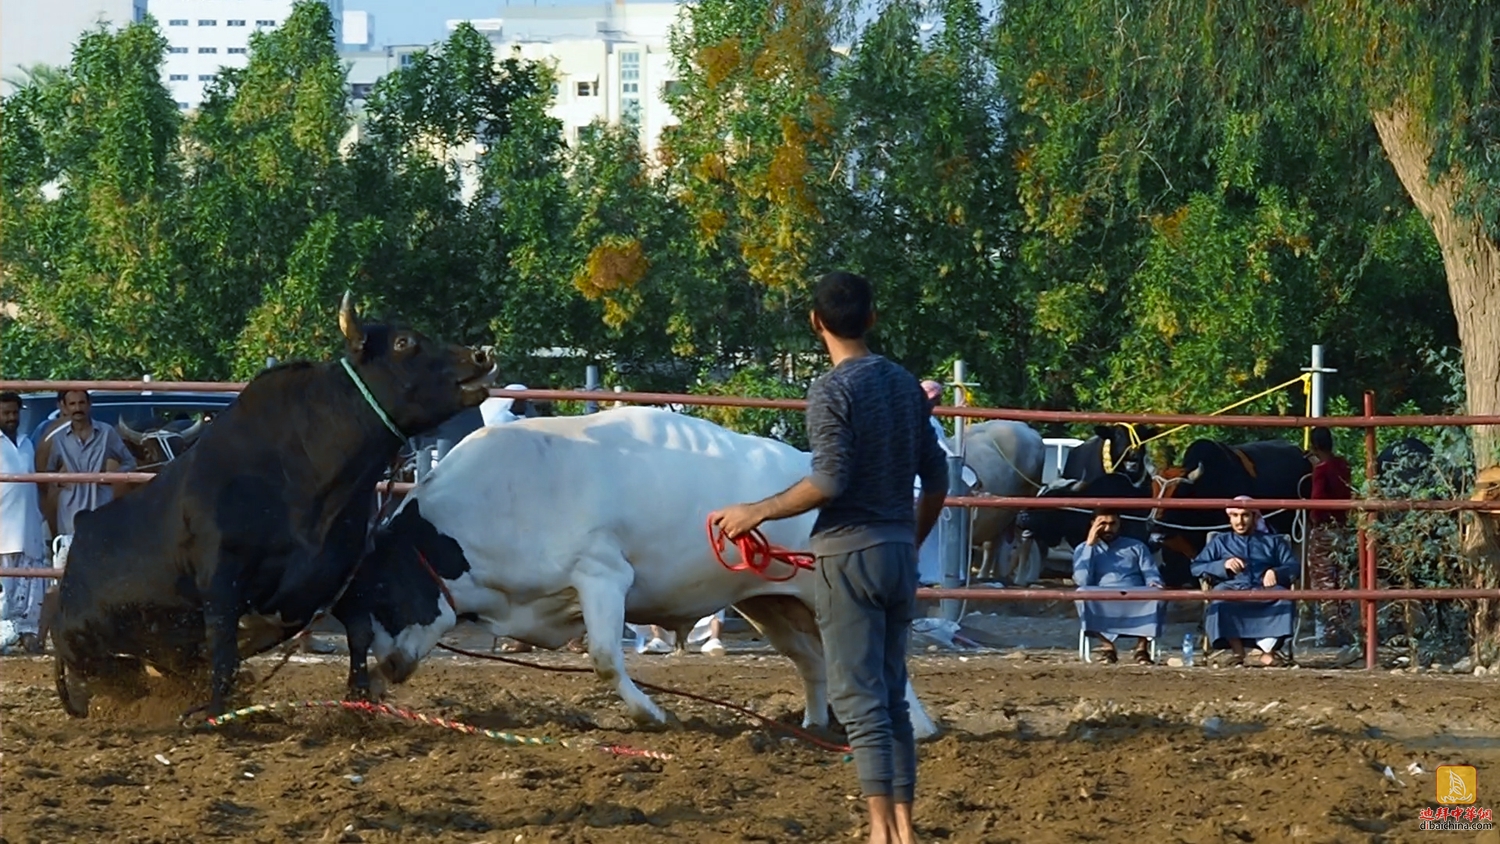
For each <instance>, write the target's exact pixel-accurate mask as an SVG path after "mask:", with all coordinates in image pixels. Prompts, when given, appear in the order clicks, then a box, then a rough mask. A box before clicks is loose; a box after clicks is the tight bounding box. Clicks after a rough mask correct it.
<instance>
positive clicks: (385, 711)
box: [205, 700, 673, 760]
mask: <svg viewBox="0 0 1500 844" xmlns="http://www.w3.org/2000/svg"><path fill="white" fill-rule="evenodd" d="M286 709H344V710H347V711H350V712H357V713H359V714H361V715H371V716H374V715H387V716H390V717H393V718H399V719H401V720H403V721H413V722H418V723H422V724H428V725H431V726H434V727H442V728H444V729H448V730H453V731H455V732H460V733H466V734H468V735H471V736H484V737H485V738H488V739H493V740H495V741H498V742H500V743H502V744H509V745H519V746H527V747H541V746H548V745H556V746H558V747H566V748H569V749H572V750H599V751H602V752H604V753H609V754H612V755H614V756H638V757H643V758H646V759H662V760H667V759H672V758H673V756H672V754H670V753H662V752H660V751H656V750H641V749H639V748H634V747H626V746H624V745H618V744H600V743H598V742H594V741H590V740H586V739H585V740H578V739H555V738H551V737H550V736H543V737H541V738H535V737H532V736H522V735H517V734H516V733H507V732H503V731H500V730H489V729H485V728H483V727H476V726H474V725H473V724H465V723H464V722H462V721H454V720H451V719H448V718H439V717H436V716H432V715H424V714H423V713H420V712H413V711H412V710H410V709H403V708H401V707H399V706H391V705H390V704H386V703H371V702H368V701H362V700H303V701H292V702H280V703H264V704H258V705H256V706H247V707H245V708H244V709H236V710H235V711H233V712H226V713H224V714H223V715H220V716H218V717H217V718H208V719H206V721H205V723H206V724H207V725H208V726H210V727H220V726H223V725H224V724H227V723H229V722H230V721H235V720H238V719H241V718H245V717H248V716H250V715H258V714H261V713H264V712H273V711H277V710H286Z"/></svg>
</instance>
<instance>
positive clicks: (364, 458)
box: [44, 294, 494, 717]
mask: <svg viewBox="0 0 1500 844" xmlns="http://www.w3.org/2000/svg"><path fill="white" fill-rule="evenodd" d="M338 322H339V329H340V331H341V333H342V334H343V337H344V341H345V343H346V345H347V353H346V356H345V357H343V358H342V359H341V360H338V361H336V362H331V363H308V362H295V363H288V364H283V365H281V366H277V367H273V368H271V369H267V370H265V371H263V372H261V373H260V374H259V375H257V376H256V377H255V379H254V380H252V381H251V382H250V383H249V384H248V385H246V387H245V389H244V391H243V392H241V393H240V396H239V398H238V400H236V401H235V403H234V404H233V405H231V406H230V407H229V408H228V409H227V410H225V411H224V412H222V413H221V414H220V415H219V416H218V417H217V418H216V419H215V421H214V422H213V423H212V424H211V425H209V426H208V427H207V428H206V429H204V430H203V433H201V434H200V435H199V436H198V440H197V443H196V445H195V446H194V447H193V448H192V449H191V450H189V451H188V452H186V453H185V454H183V455H182V456H180V457H178V458H177V459H175V460H173V461H171V462H170V463H168V464H167V466H166V467H165V468H164V469H163V470H162V472H161V473H160V474H159V475H158V476H157V478H156V479H155V480H154V481H152V482H151V483H149V484H145V485H144V486H143V488H142V489H140V490H139V491H138V492H136V493H134V494H132V495H130V496H129V497H127V498H121V499H116V500H114V501H111V502H109V503H108V504H106V505H104V506H102V507H100V508H99V509H97V510H93V511H90V512H84V513H80V514H79V516H78V519H77V523H76V530H75V532H74V538H73V543H72V547H71V549H70V551H69V555H68V566H67V569H66V570H65V572H64V574H63V576H62V580H61V584H60V586H59V591H58V593H57V595H56V596H54V599H53V600H52V601H50V602H49V606H47V607H46V608H44V614H47V615H49V618H48V621H47V626H48V627H49V628H50V629H51V631H52V638H53V642H54V644H55V646H56V675H57V689H58V694H59V696H60V697H61V699H62V703H63V706H64V708H65V709H66V710H67V711H68V712H69V713H70V714H72V715H74V716H77V717H84V716H86V715H87V714H88V705H89V699H90V696H91V694H92V692H93V690H94V689H95V688H96V687H97V685H98V684H101V683H102V684H108V685H109V686H112V687H113V688H114V689H115V690H117V691H119V692H123V693H125V694H132V693H134V694H139V693H140V691H141V687H142V680H143V676H144V669H145V667H146V665H148V664H149V665H151V666H152V667H154V668H156V669H157V670H158V671H160V672H161V673H163V674H166V675H172V676H177V677H181V678H184V679H194V680H200V679H201V678H202V675H203V674H204V672H205V669H207V673H208V675H209V679H210V689H209V691H210V700H209V702H208V704H207V705H206V706H202V707H198V709H200V710H201V709H207V710H208V712H209V714H211V715H218V714H222V713H223V711H224V708H225V701H226V699H227V697H228V695H229V694H230V692H231V691H232V688H233V684H234V679H235V674H236V672H237V670H238V668H239V663H240V660H241V659H242V658H244V657H246V656H250V655H253V654H255V653H259V652H261V651H264V650H267V649H269V648H271V647H274V646H276V645H277V644H280V643H281V642H284V641H286V640H287V639H289V638H291V637H292V636H294V635H296V634H297V633H298V632H299V631H301V630H303V629H304V628H305V627H306V626H307V625H308V624H309V623H310V622H311V621H312V620H313V618H314V616H315V615H316V614H317V613H318V612H319V611H320V610H322V609H325V608H327V607H328V606H329V605H330V604H331V603H332V602H333V601H334V600H335V599H336V597H337V595H338V594H339V592H340V590H341V588H342V587H343V586H344V584H346V583H347V582H348V581H349V578H350V575H351V573H352V572H353V570H354V566H355V564H356V562H357V561H358V559H359V557H360V555H361V554H362V553H363V551H364V549H365V543H366V538H367V536H368V531H369V528H370V524H371V521H372V518H373V516H374V505H375V483H376V482H377V481H378V480H379V479H380V478H381V476H382V474H383V473H384V472H385V470H386V468H387V467H388V466H389V465H390V464H391V462H392V459H393V458H394V457H395V456H396V454H397V452H398V451H399V450H400V449H401V447H402V446H403V444H404V443H405V442H406V441H407V439H408V438H410V437H411V436H413V435H416V434H418V433H421V432H424V431H427V430H429V429H431V428H433V427H435V426H437V425H439V424H441V423H442V422H444V421H445V420H447V419H449V418H450V417H452V416H453V415H455V414H457V413H458V412H459V411H461V410H463V409H464V408H468V407H475V406H477V405H478V404H479V403H480V402H481V401H483V400H484V399H485V398H486V396H487V394H488V390H487V385H488V384H489V383H490V382H491V380H492V379H493V378H494V366H493V364H492V363H491V362H490V360H489V357H488V355H487V354H486V353H484V352H482V351H475V350H472V349H468V348H465V347H463V346H456V345H446V344H442V343H438V342H435V341H433V340H430V339H428V338H427V337H425V336H423V335H422V334H420V333H418V332H416V331H414V330H411V329H408V328H405V327H402V326H396V325H365V326H361V325H360V324H359V322H358V320H357V318H356V315H355V312H354V308H353V306H352V304H351V303H350V301H349V297H348V295H347V294H346V295H345V297H344V302H343V305H342V306H341V308H340V310H339V319H338ZM242 618H244V619H245V620H247V621H251V622H253V623H252V624H251V625H249V627H250V631H249V633H248V636H247V640H246V641H245V642H243V643H241V642H240V641H239V637H240V633H241V630H240V622H241V619H242Z"/></svg>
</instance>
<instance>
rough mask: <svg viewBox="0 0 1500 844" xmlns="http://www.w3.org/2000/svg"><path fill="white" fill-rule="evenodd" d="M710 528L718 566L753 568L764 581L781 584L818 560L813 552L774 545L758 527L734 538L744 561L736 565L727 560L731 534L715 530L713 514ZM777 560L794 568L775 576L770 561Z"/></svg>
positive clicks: (744, 569) (711, 543) (734, 568)
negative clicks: (726, 546) (768, 572)
mask: <svg viewBox="0 0 1500 844" xmlns="http://www.w3.org/2000/svg"><path fill="white" fill-rule="evenodd" d="M707 527H708V544H709V545H710V546H711V547H712V548H713V549H714V558H715V559H717V560H718V561H719V565H721V566H723V567H724V568H726V569H728V570H730V571H753V572H755V574H756V575H757V576H759V577H760V578H761V579H763V580H769V581H771V582H772V583H781V582H782V581H786V580H791V579H792V578H793V577H796V576H797V570H798V569H811V568H813V567H814V566H815V565H816V563H817V558H816V557H814V556H813V555H812V554H809V553H807V552H805V551H792V550H790V549H788V548H782V547H781V546H779V545H772V544H771V542H770V540H768V539H766V537H765V534H763V533H761V532H760V531H758V530H752V531H749V532H747V533H743V534H741V535H740V536H739V538H738V539H735V540H734V546H735V547H736V548H738V549H739V552H740V560H742V562H740V563H739V564H737V565H735V564H731V563H729V561H727V560H725V559H724V546H725V545H726V544H727V543H728V542H729V537H728V536H727V535H726V534H725V533H724V530H723V529H722V528H721V529H719V530H717V531H716V530H714V523H713V517H711V516H710V517H709V520H708V522H707ZM774 562H780V563H786V564H787V565H789V566H791V567H792V569H791V571H789V572H787V574H786V576H785V577H773V576H771V575H770V574H767V573H766V572H767V570H768V569H769V568H770V567H771V563H774Z"/></svg>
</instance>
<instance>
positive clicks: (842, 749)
mask: <svg viewBox="0 0 1500 844" xmlns="http://www.w3.org/2000/svg"><path fill="white" fill-rule="evenodd" d="M437 646H438V647H440V648H442V649H443V650H445V651H450V652H452V653H456V654H461V655H463V656H467V657H472V658H474V659H487V660H491V661H494V662H504V663H507V664H509V665H520V666H523V667H525V668H540V669H541V670H543V671H556V672H559V673H563V674H586V673H592V672H593V671H594V669H592V668H577V667H573V666H562V665H542V664H541V663H537V662H526V661H525V660H520V659H515V658H514V657H508V656H495V655H494V654H482V653H476V652H474V651H467V650H464V649H463V648H455V647H453V646H452V645H449V644H445V643H443V642H438V645H437ZM632 679H633V680H634V678H632ZM634 682H635V684H636V685H637V686H640V687H641V688H643V689H650V690H651V691H653V692H658V693H660V694H667V695H677V696H678V697H685V698H687V699H688V700H696V701H698V702H699V703H707V704H710V705H712V706H722V707H724V708H725V709H729V710H732V711H734V712H738V713H739V714H741V715H744V716H746V717H749V718H754V719H755V720H757V721H759V722H761V723H762V724H765V725H766V726H768V727H774V728H776V729H778V730H784V731H786V732H788V733H790V734H792V735H793V736H796V737H797V738H799V739H802V740H803V741H805V742H807V743H808V744H811V745H813V746H814V747H821V748H822V749H824V750H831V751H833V752H835V753H848V752H850V750H849V745H847V744H834V743H832V742H828V741H824V740H823V739H820V738H818V737H817V736H815V735H813V734H812V733H809V732H807V731H806V730H802V729H799V728H797V727H794V726H792V725H791V724H787V723H783V722H781V721H777V720H776V719H774V718H769V717H767V716H765V715H762V714H760V713H759V712H755V711H754V710H750V709H746V708H745V707H743V706H737V705H735V704H733V703H730V702H729V701H727V700H717V699H715V698H711V697H704V696H703V695H696V694H693V693H692V692H684V691H681V690H679V689H669V688H667V687H666V686H658V685H656V684H654V683H647V682H646V681H644V680H634Z"/></svg>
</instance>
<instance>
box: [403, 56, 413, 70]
mask: <svg viewBox="0 0 1500 844" xmlns="http://www.w3.org/2000/svg"><path fill="white" fill-rule="evenodd" d="M411 63H412V54H411V53H402V54H401V66H402V67H411Z"/></svg>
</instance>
